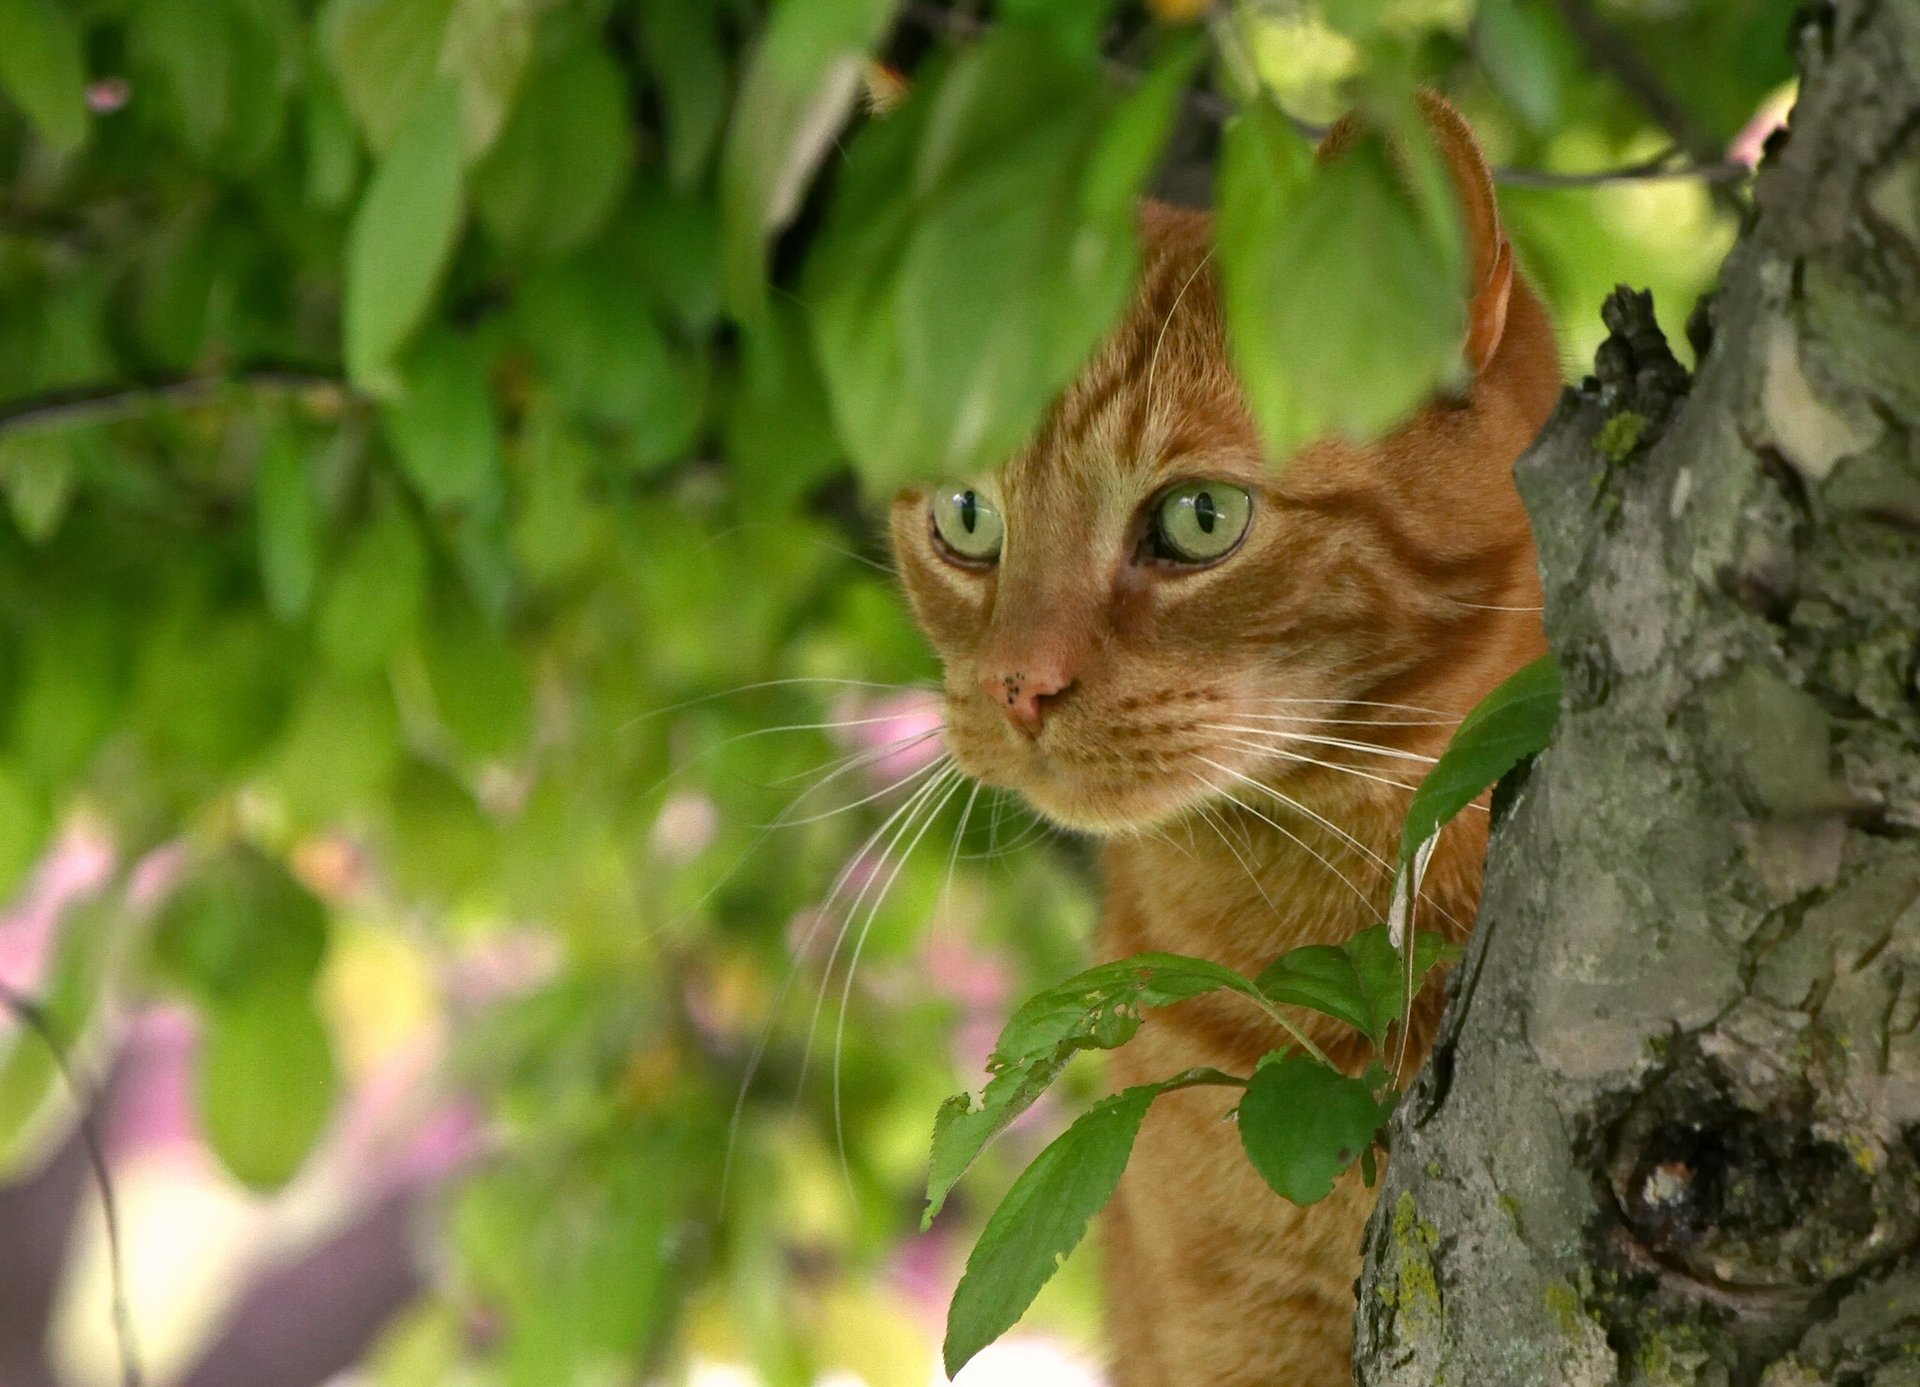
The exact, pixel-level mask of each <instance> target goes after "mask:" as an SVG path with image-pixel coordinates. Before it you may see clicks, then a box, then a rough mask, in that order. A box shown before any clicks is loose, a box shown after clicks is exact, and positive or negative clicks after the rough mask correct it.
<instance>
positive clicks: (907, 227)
mask: <svg viewBox="0 0 1920 1387" xmlns="http://www.w3.org/2000/svg"><path fill="white" fill-rule="evenodd" d="M1196 56H1197V50H1196V49H1194V48H1192V47H1188V46H1184V45H1183V46H1179V47H1177V48H1175V49H1174V50H1173V51H1171V52H1170V53H1169V54H1168V55H1167V56H1166V57H1165V58H1163V59H1162V61H1161V62H1160V63H1159V64H1158V65H1156V67H1155V69H1154V71H1153V72H1152V73H1151V74H1150V75H1149V77H1148V78H1147V80H1146V81H1145V82H1144V83H1143V84H1142V85H1141V86H1140V87H1139V88H1138V89H1136V90H1135V91H1133V92H1131V93H1125V94H1122V93H1119V92H1117V91H1116V90H1115V89H1114V87H1113V86H1112V84H1111V83H1110V82H1109V80H1108V78H1107V77H1106V75H1105V73H1104V71H1103V69H1102V68H1101V66H1100V65H1099V64H1098V63H1097V62H1095V61H1093V60H1092V59H1090V58H1084V57H1077V56H1073V55H1070V54H1068V53H1066V52H1063V51H1062V50H1061V49H1060V48H1058V47H1057V46H1055V45H1054V43H1053V42H1052V41H1051V40H1050V39H1049V38H1048V37H1047V36H1045V35H1036V34H1034V33H1031V32H1024V31H1021V30H1019V29H1017V28H1015V27H1012V26H1003V28H1002V29H1000V30H997V31H996V32H995V34H994V35H993V36H992V37H990V38H989V39H987V40H986V41H984V42H982V43H980V44H978V45H976V46H974V47H972V48H970V49H968V50H966V51H965V52H963V53H961V54H960V55H959V56H958V57H957V58H956V59H955V60H954V61H953V64H952V66H951V68H950V69H949V70H948V71H946V72H945V73H944V74H942V75H935V76H929V77H927V78H925V79H924V81H925V83H926V88H925V89H924V90H922V91H920V92H917V93H916V94H915V95H914V96H913V97H912V98H910V99H909V101H908V103H907V105H906V107H904V108H903V109H902V110H901V111H899V112H898V113H896V114H894V115H891V116H889V117H887V118H886V119H885V120H882V121H879V122H876V123H875V124H873V125H871V126H869V127H868V128H867V129H866V130H864V131H863V132H861V134H860V135H859V137H858V138H857V139H856V140H855V141H854V143H853V146H852V148H851V150H850V151H849V154H848V159H847V165H846V167H845V169H844V170H843V172H842V176H841V180H840V185H839V190H838V193H837V196H836V200H835V204H834V208H833V212H832V215H831V217H830V220H829V223H828V226H827V230H826V232H825V234H824V235H823V236H822V238H821V241H820V243H819V245H818V246H817V247H816V249H815V252H814V257H813V260H812V262H811V264H810V266H809V271H808V278H807V298H808V300H809V302H810V303H812V304H813V306H814V327H815V340H816V343H817V345H818V355H819V359H820V364H821V367H822V370H823V372H824V374H825V378H826V381H827V384H828V387H829V393H830V395H831V398H832V400H833V405H834V414H835V418H836V419H837V421H838V423H839V427H840V432H841V436H842V438H843V439H844V440H845V441H846V443H847V445H848V448H849V450H850V452H851V453H852V455H853V459H854V461H855V462H856V464H857V465H858V466H859V467H860V468H861V470H862V472H863V474H864V475H865V477H866V478H867V480H869V481H870V482H872V483H873V484H874V485H876V486H878V487H881V488H885V487H889V486H892V485H895V484H897V483H899V482H900V481H902V480H905V479H907V478H911V477H915V476H938V475H947V474H964V473H966V472H968V471H970V470H972V469H974V468H976V467H979V466H982V465H986V464H988V463H990V462H994V461H997V460H999V459H1000V458H1002V457H1004V456H1006V455H1007V454H1009V453H1011V452H1012V451H1013V449H1014V448H1015V447H1017V446H1018V444H1019V443H1020V441H1021V440H1022V439H1023V438H1025V437H1026V436H1027V434H1028V433H1029V432H1031V430H1032V429H1033V427H1034V426H1035V424H1036V423H1037V422H1038V421H1039V418H1040V415H1041V413H1042V411H1043V410H1044V409H1045V408H1046V405H1047V403H1048V402H1049V400H1050V399H1051V398H1052V397H1053V395H1054V393H1055V392H1056V391H1057V390H1058V389H1059V388H1060V387H1061V386H1062V385H1063V384H1065V383H1066V381H1067V380H1068V379H1069V378H1070V377H1071V375H1072V374H1073V372H1074V371H1075V370H1076V369H1078V368H1079V367H1080V365H1081V364H1082V363H1083V362H1084V361H1085V360H1086V358H1087V357H1088V355H1089V354H1091V352H1092V351H1093V349H1094V348H1095V346H1096V345H1097V344H1098V343H1099V341H1100V339H1101V337H1102V336H1103V335H1104V334H1105V333H1106V331H1107V330H1108V328H1109V327H1110V325H1111V324H1112V322H1113V320H1114V318H1115V317H1116V315H1117V314H1118V313H1119V311H1120V309H1121V307H1122V306H1123V305H1124V303H1125V301H1126V297H1127V294H1128V291H1129V288H1130V286H1131V280H1132V275H1133V270H1134V260H1135V254H1136V233H1135V226H1134V218H1135V208H1134V205H1133V195H1134V193H1136V192H1137V191H1138V188H1139V186H1140V184H1141V182H1142V181H1143V180H1144V178H1145V177H1146V174H1147V172H1148V171H1149V170H1150V168H1151V167H1152V163H1153V160H1154V158H1155V156H1156V153H1157V150H1158V148H1159V143H1160V140H1161V139H1162V138H1163V137H1164V134H1165V132H1166V129H1167V127H1168V125H1169V123H1170V122H1171V120H1172V117H1173V114H1174V111H1175V109H1176V106H1177V100H1178V96H1179V92H1180V88H1181V84H1182V83H1183V82H1184V80H1185V77H1186V75H1187V73H1188V72H1189V71H1190V69H1191V65H1192V62H1193V61H1194V59H1195V57H1196ZM902 189H906V190H909V191H910V197H906V198H903V197H902V196H900V190H902Z"/></svg>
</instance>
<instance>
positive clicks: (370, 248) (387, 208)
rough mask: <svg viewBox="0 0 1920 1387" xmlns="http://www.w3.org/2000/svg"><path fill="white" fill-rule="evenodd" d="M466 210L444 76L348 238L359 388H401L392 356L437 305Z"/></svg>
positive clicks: (456, 118) (350, 346)
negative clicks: (431, 308)
mask: <svg viewBox="0 0 1920 1387" xmlns="http://www.w3.org/2000/svg"><path fill="white" fill-rule="evenodd" d="M465 206H466V202H465V194H464V190H463V183H462V175H461V149H460V96H459V91H458V89H457V88H456V87H455V86H454V84H453V83H452V82H451V81H449V80H446V79H442V80H441V81H439V82H437V83H436V84H435V85H434V86H433V87H432V88H431V89H430V90H429V91H428V92H427V94H426V95H425V96H424V97H423V98H422V100H421V101H420V103H419V105H418V107H417V108H416V109H415V111H414V113H413V114H412V116H411V117H410V118H409V119H408V121H407V123H406V125H405V126H404V127H403V128H402V129H401V130H400V132H399V134H398V136H397V137H396V138H395V140H394V142H393V147H392V148H391V149H390V150H388V151H387V154H386V157H385V158H384V159H382V160H381V161H380V166H379V168H378V169H376V170H375V171H374V175H373V179H372V181H371V182H370V183H369V184H368V185H367V191H366V193H365V194H364V195H363V196H362V197H361V199H360V206H359V208H358V209H357V210H356V211H355V213H354V218H353V226H352V229H351V230H350V232H349V233H348V238H347V266H346V306H345V311H344V318H345V331H346V356H347V371H348V374H349V375H350V376H351V377H352V378H353V380H354V382H355V383H356V384H358V385H361V386H364V387H366V388H368V389H370V390H374V391H375V392H376V393H386V392H390V391H391V390H392V389H393V387H394V385H395V380H394V377H393V373H392V362H393V358H394V357H395V356H396V355H398V353H399V351H400V349H401V348H402V347H404V346H405V345H406V343H407V339H408V338H409V337H411V336H412V335H413V332H414V330H415V329H416V328H418V327H419V325H420V322H421V320H422V319H423V318H424V317H425V316H426V313H427V309H428V307H429V305H431V303H432V302H433V298H434V295H435V293H436V291H437V290H438V288H439V285H440V280H441V277H442V275H444V274H445V272H446V268H447V264H448V262H449V261H450V260H451V259H452V258H453V248H454V245H455V243H456V242H457V241H458V240H459V236H460V223H461V219H462V217H463V215H464V212H465Z"/></svg>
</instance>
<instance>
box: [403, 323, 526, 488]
mask: <svg viewBox="0 0 1920 1387" xmlns="http://www.w3.org/2000/svg"><path fill="white" fill-rule="evenodd" d="M487 366H488V362H487V357H486V353H485V352H483V351H482V350H481V349H480V347H479V346H478V345H477V344H476V343H475V342H474V341H473V340H472V339H471V338H466V337H459V336H456V335H455V334H453V333H452V332H449V331H435V332H433V333H430V334H429V335H427V336H426V337H425V338H423V339H422V340H421V342H420V344H419V345H418V346H417V347H416V348H415V349H414V350H413V351H412V352H411V353H409V354H408V358H407V361H406V363H405V366H404V368H403V384H402V386H401V389H400V391H399V393H398V394H396V395H395V396H394V397H393V398H392V399H391V400H390V401H389V402H388V403H387V404H386V405H385V407H384V408H382V410H381V412H380V422H381V425H382V427H383V428H384V429H385V431H386V434H387V440H388V442H389V443H391V444H392V446H393V451H394V456H395V457H396V458H397V459H398V460H399V462H400V470H401V471H403V472H404V473H406V476H407V480H408V481H410V482H412V483H413V485H414V488H415V489H416V490H417V491H418V492H419V493H420V495H421V497H422V498H423V499H424V500H425V501H426V502H427V504H428V505H430V506H434V507H436V508H439V509H442V510H461V509H491V507H492V506H494V505H495V504H497V503H498V500H499V497H500V490H501V471H500V421H499V419H498V418H497V417H496V416H495V413H494V406H493V392H492V390H491V389H490V388H489V386H488V382H487Z"/></svg>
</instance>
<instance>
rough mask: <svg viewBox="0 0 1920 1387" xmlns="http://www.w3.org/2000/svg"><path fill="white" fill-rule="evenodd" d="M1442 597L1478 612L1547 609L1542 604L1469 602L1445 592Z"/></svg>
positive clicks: (1536, 610)
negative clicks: (1506, 604)
mask: <svg viewBox="0 0 1920 1387" xmlns="http://www.w3.org/2000/svg"><path fill="white" fill-rule="evenodd" d="M1440 599H1441V600H1442V601H1443V602H1451V603H1453V605H1454V606H1456V607H1466V608H1469V609H1471V610H1472V611H1476V612H1544V611H1545V610H1546V608H1545V607H1540V606H1534V607H1508V606H1503V605H1502V604H1500V603H1498V602H1469V601H1467V600H1466V598H1464V597H1448V596H1447V595H1446V594H1445V593H1442V594H1440Z"/></svg>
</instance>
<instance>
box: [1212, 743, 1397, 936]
mask: <svg viewBox="0 0 1920 1387" xmlns="http://www.w3.org/2000/svg"><path fill="white" fill-rule="evenodd" d="M1198 759H1199V760H1200V761H1202V762H1203V763H1205V764H1206V765H1209V766H1212V767H1213V768H1214V769H1215V770H1217V771H1219V772H1220V773H1221V774H1223V775H1227V776H1231V777H1233V778H1234V779H1236V780H1246V781H1248V783H1249V784H1253V785H1258V784H1259V782H1258V781H1255V780H1251V779H1250V778H1249V777H1247V776H1245V775H1242V774H1241V773H1240V772H1239V771H1236V770H1234V769H1233V767H1231V766H1225V765H1222V764H1221V763H1220V762H1218V761H1215V760H1213V759H1212V758H1211V757H1206V756H1202V757H1200V758H1198ZM1201 779H1202V780H1205V779H1206V777H1204V776H1202V777H1201ZM1210 788H1211V789H1212V790H1213V792H1214V793H1215V794H1217V795H1219V796H1220V797H1221V798H1222V799H1224V800H1226V801H1227V802H1228V803H1229V804H1233V805H1236V806H1238V807H1239V808H1240V809H1242V810H1244V811H1245V812H1246V813H1249V814H1251V815H1253V816H1254V818H1256V819H1258V820H1260V821H1261V822H1262V823H1264V824H1266V825H1268V826H1269V827H1271V828H1272V829H1274V830H1275V831H1276V832H1278V833H1280V834H1282V835H1284V836H1285V837H1286V838H1288V839H1289V840H1290V841H1292V842H1293V844H1294V845H1295V846H1297V847H1298V848H1299V849H1300V850H1301V851H1302V852H1305V853H1306V854H1307V855H1308V856H1310V857H1312V858H1313V859H1314V860H1315V861H1317V862H1318V863H1319V864H1320V865H1321V866H1323V867H1325V868H1326V869H1327V870H1328V871H1330V872H1332V873H1333V874H1334V875H1335V876H1337V877H1339V878H1340V880H1341V881H1343V882H1345V883H1346V886H1347V889H1348V890H1349V891H1351V892H1353V894H1354V895H1356V896H1358V897H1359V898H1360V903H1361V904H1362V905H1363V906H1365V907H1366V909H1367V912H1368V913H1369V914H1370V915H1372V916H1373V917H1374V919H1375V920H1376V921H1381V920H1384V918H1385V917H1384V916H1382V915H1381V914H1380V909H1379V907H1378V906H1376V905H1375V904H1374V903H1373V897H1371V896H1369V895H1368V894H1367V893H1366V892H1365V891H1362V890H1361V889H1360V888H1359V887H1358V886H1356V885H1355V884H1354V882H1353V880H1352V878H1350V877H1349V876H1348V875H1347V874H1346V873H1345V872H1343V871H1341V870H1340V869H1339V868H1338V867H1336V866H1334V865H1333V863H1331V862H1329V861H1327V859H1326V858H1325V857H1324V856H1323V855H1322V854H1321V853H1320V852H1318V851H1317V850H1316V849H1315V848H1314V847H1313V845H1312V844H1311V843H1309V842H1307V841H1306V840H1305V839H1304V838H1302V837H1300V835H1299V834H1297V833H1295V832H1294V831H1293V830H1292V829H1290V828H1288V827H1286V826H1285V825H1284V824H1281V823H1279V822H1277V821H1275V820H1273V819H1271V818H1268V817H1267V816H1266V815H1265V814H1262V813H1261V812H1260V811H1259V810H1258V809H1255V808H1254V807H1253V806H1252V805H1250V804H1248V803H1246V801H1244V800H1241V799H1238V798H1236V797H1235V796H1234V795H1233V794H1232V792H1230V791H1228V790H1226V789H1225V788H1223V787H1221V786H1220V785H1218V784H1211V785H1210Z"/></svg>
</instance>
